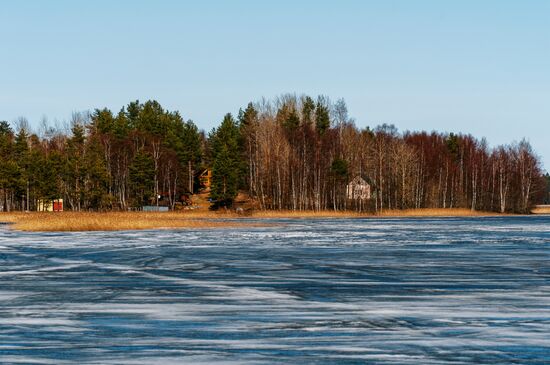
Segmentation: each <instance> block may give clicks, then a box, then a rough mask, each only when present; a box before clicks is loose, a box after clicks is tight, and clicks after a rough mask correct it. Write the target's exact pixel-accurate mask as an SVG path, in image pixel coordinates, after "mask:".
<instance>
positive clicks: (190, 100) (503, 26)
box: [0, 0, 550, 170]
mask: <svg viewBox="0 0 550 365" xmlns="http://www.w3.org/2000/svg"><path fill="white" fill-rule="evenodd" d="M287 92H293V93H294V92H295V93H298V94H301V93H307V94H311V95H317V94H324V95H327V96H329V97H330V98H332V99H333V100H336V99H337V98H340V97H343V98H345V99H346V101H347V103H348V108H349V111H350V114H351V115H352V116H353V117H354V118H355V119H356V121H357V124H358V125H359V126H361V127H362V126H366V125H370V126H374V125H376V124H379V123H394V124H395V125H396V126H397V127H398V128H399V129H400V130H406V129H414V130H428V131H430V130H433V129H436V130H440V131H454V132H463V133H472V134H474V135H475V136H477V137H487V139H488V140H489V142H490V143H491V144H492V145H495V144H499V143H507V142H512V141H514V140H519V139H521V138H522V137H526V138H527V139H528V140H529V141H530V142H531V143H532V145H533V146H534V148H535V149H536V151H537V152H538V153H539V154H540V155H541V156H542V157H543V161H544V163H545V165H546V166H545V167H546V168H547V169H548V170H550V1H547V0H540V1H534V0H532V1H529V0H522V1H520V0H517V1H505V0H493V1H491V0H484V1H479V0H475V1H467V0H460V1H459V0H456V1H440V0H437V1H436V0H434V1H421V0H415V1H407V0H403V1H390V0H384V1H382V0H380V1H359V0H358V1H319V0H318V1H298V0H294V1H281V0H278V1H270V2H267V1H175V0H174V1H168V0H165V1H160V0H155V1H153V0H151V1H136V0H133V1H113V0H109V1H98V0H94V1H56V0H49V1H25V0H18V1H10V0H0V120H2V119H6V120H8V121H12V120H14V119H15V118H17V117H19V116H26V117H27V118H28V119H29V120H30V121H31V123H32V124H34V125H37V123H38V120H39V119H40V118H41V117H42V116H43V115H46V116H47V117H48V118H49V119H50V120H56V119H57V120H64V119H68V118H69V117H70V115H71V113H72V112H73V111H83V110H88V109H94V108H97V107H109V108H111V109H114V110H117V111H118V109H119V108H120V107H121V106H122V105H125V104H127V103H128V102H129V101H131V100H135V99H139V100H142V101H144V100H146V99H156V100H158V101H159V102H160V103H161V104H162V105H163V106H164V107H166V108H168V109H170V110H174V109H177V110H179V111H180V112H181V114H182V115H183V117H184V118H186V119H193V120H194V121H195V122H196V123H197V124H198V125H199V127H201V128H203V129H205V130H209V129H210V128H212V127H213V126H214V125H216V124H218V123H219V122H220V121H221V119H222V117H223V115H224V113H226V112H233V113H235V112H237V111H238V109H239V107H241V106H245V105H246V103H248V102H249V101H255V100H258V99H260V98H261V97H267V98H271V97H274V96H277V95H280V94H282V93H287Z"/></svg>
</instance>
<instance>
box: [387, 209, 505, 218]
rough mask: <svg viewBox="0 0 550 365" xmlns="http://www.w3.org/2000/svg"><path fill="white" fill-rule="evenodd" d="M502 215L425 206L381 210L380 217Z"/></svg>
mask: <svg viewBox="0 0 550 365" xmlns="http://www.w3.org/2000/svg"><path fill="white" fill-rule="evenodd" d="M499 215H503V214H500V213H495V212H484V211H478V210H471V209H466V208H425V209H405V210H383V211H382V212H380V213H379V216H381V217H491V216H499Z"/></svg>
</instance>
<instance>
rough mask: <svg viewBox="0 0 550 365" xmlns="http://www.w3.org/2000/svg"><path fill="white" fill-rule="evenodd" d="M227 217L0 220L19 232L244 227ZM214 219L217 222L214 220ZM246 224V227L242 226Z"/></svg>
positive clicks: (70, 215)
mask: <svg viewBox="0 0 550 365" xmlns="http://www.w3.org/2000/svg"><path fill="white" fill-rule="evenodd" d="M230 217H232V215H230V214H216V213H211V214H208V212H202V213H201V214H193V213H191V212H186V213H181V212H174V213H172V212H169V213H159V212H106V213H96V212H61V213H51V212H50V213H39V212H30V213H2V214H0V221H1V222H7V223H12V224H13V228H15V229H17V230H22V231H42V232H47V231H120V230H141V229H163V228H219V227H235V226H242V225H245V222H235V221H224V220H223V219H222V220H220V219H221V218H230ZM214 218H218V219H214ZM246 225H248V226H249V225H250V224H246Z"/></svg>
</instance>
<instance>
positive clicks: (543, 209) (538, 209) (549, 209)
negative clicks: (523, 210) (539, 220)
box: [531, 206, 550, 214]
mask: <svg viewBox="0 0 550 365" xmlns="http://www.w3.org/2000/svg"><path fill="white" fill-rule="evenodd" d="M531 213H533V214H550V206H548V207H546V206H545V207H536V208H534V209H533V210H531Z"/></svg>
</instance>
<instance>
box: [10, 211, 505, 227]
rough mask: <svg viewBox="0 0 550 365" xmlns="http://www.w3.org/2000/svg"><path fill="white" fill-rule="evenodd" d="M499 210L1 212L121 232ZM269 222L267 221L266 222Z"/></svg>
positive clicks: (29, 222)
mask: <svg viewBox="0 0 550 365" xmlns="http://www.w3.org/2000/svg"><path fill="white" fill-rule="evenodd" d="M498 215H500V214H498V213H492V212H478V211H471V210H469V209H410V210H386V211H382V212H380V213H378V214H372V213H358V212H350V211H330V210H327V211H319V212H316V211H251V212H246V214H244V215H243V214H237V213H236V212H234V211H224V210H220V211H216V212H213V211H208V210H186V211H178V212H60V213H45V212H26V213H25V212H13V213H0V222H5V223H9V224H11V225H12V227H13V228H14V229H16V230H21V231H34V232H63V231H120V230H143V229H170V228H191V229H196V228H223V227H240V226H243V227H248V226H258V225H261V224H260V223H257V222H250V221H245V220H241V219H242V218H258V219H260V220H261V219H269V218H289V219H315V218H375V217H474V216H475V217H478V216H498ZM266 223H267V222H266Z"/></svg>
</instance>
